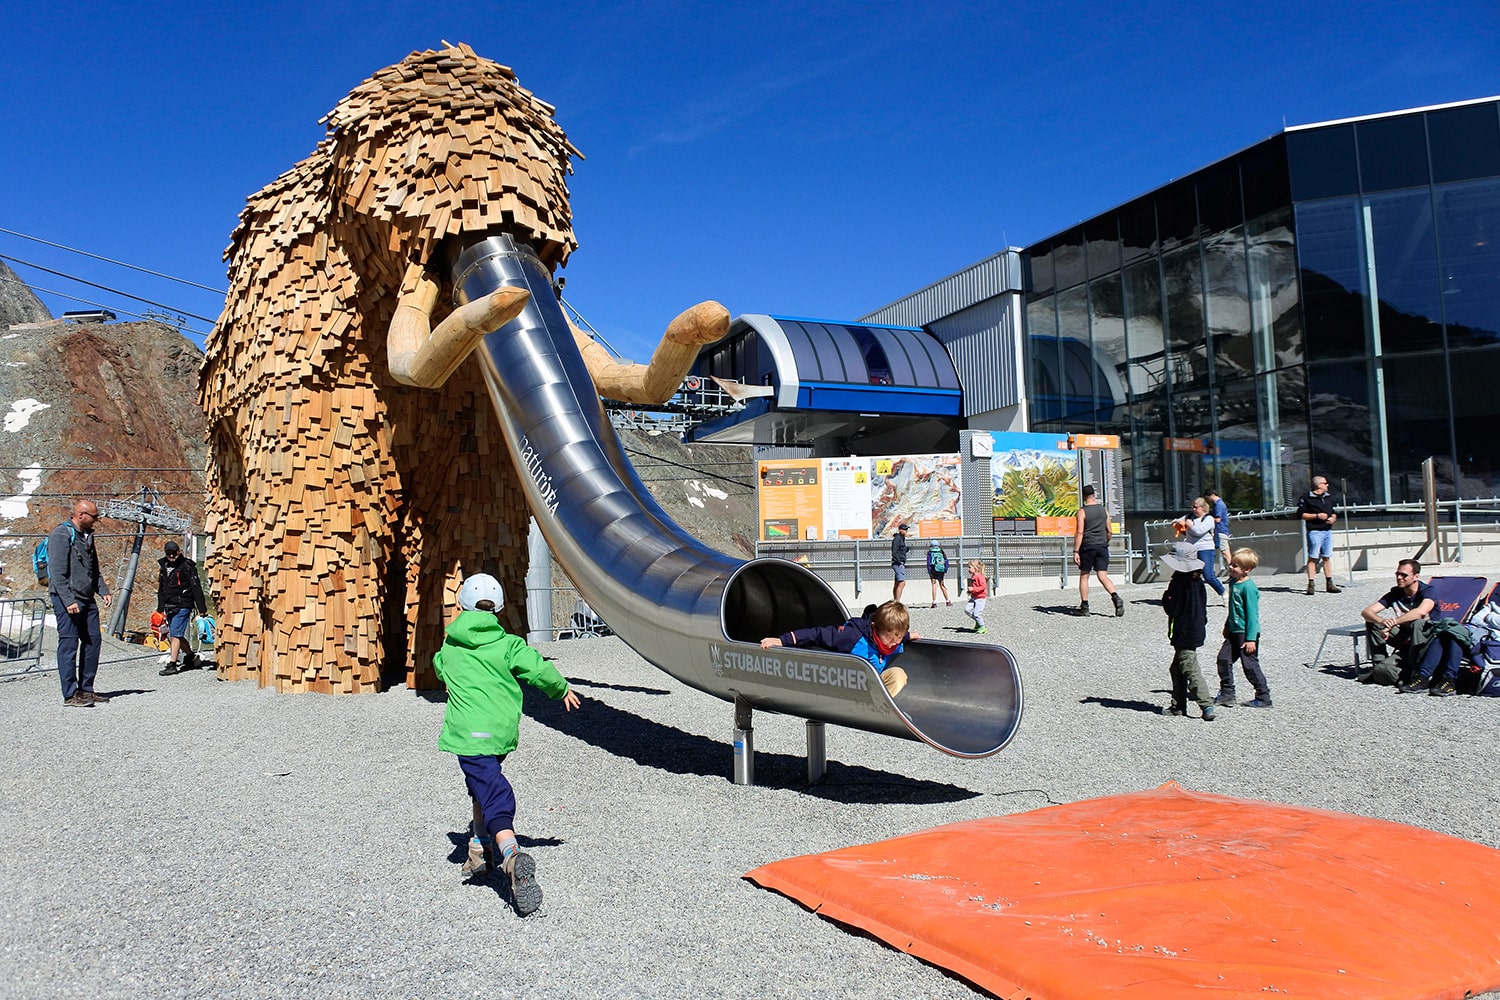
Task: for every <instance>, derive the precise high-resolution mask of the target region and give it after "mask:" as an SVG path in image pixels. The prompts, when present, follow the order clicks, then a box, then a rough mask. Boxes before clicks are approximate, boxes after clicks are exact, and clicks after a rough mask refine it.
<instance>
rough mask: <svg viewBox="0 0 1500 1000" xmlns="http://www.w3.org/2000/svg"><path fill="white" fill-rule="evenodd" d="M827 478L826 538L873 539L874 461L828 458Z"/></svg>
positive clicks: (825, 492)
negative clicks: (871, 505)
mask: <svg viewBox="0 0 1500 1000" xmlns="http://www.w3.org/2000/svg"><path fill="white" fill-rule="evenodd" d="M822 466H823V468H822V475H823V520H824V523H823V537H824V538H825V539H829V540H832V539H836V538H848V539H855V538H869V537H870V460H869V459H868V458H825V459H823V460H822Z"/></svg>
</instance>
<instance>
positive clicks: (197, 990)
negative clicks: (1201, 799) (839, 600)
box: [0, 567, 1500, 998]
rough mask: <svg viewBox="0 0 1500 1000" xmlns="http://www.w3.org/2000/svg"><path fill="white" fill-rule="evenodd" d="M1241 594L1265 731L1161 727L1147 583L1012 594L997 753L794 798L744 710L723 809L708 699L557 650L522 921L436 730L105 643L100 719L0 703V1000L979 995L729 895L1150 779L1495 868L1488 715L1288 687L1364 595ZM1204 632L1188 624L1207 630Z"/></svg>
mask: <svg viewBox="0 0 1500 1000" xmlns="http://www.w3.org/2000/svg"><path fill="white" fill-rule="evenodd" d="M1464 572H1469V573H1477V572H1483V570H1482V569H1475V568H1473V567H1465V568H1464ZM1491 576H1492V577H1493V576H1500V571H1495V572H1492V573H1491ZM1259 582H1260V585H1261V589H1262V595H1263V597H1262V613H1263V618H1264V620H1265V628H1266V633H1267V636H1266V639H1265V642H1264V653H1263V659H1262V662H1263V664H1264V665H1265V668H1266V671H1267V674H1268V676H1269V677H1270V679H1271V685H1272V691H1273V696H1274V700H1275V708H1273V709H1271V710H1269V711H1263V710H1255V709H1247V708H1236V709H1233V710H1230V711H1224V712H1221V713H1220V718H1219V719H1218V720H1217V721H1215V722H1213V723H1211V724H1205V723H1203V722H1201V721H1199V720H1198V719H1197V718H1192V719H1181V718H1167V717H1163V716H1160V715H1158V714H1156V710H1157V708H1158V707H1159V706H1161V705H1163V704H1164V703H1165V702H1166V700H1167V694H1166V692H1167V687H1168V677H1167V664H1168V662H1169V659H1170V652H1169V650H1168V647H1167V643H1166V639H1165V617H1164V616H1163V614H1162V612H1161V610H1160V609H1159V607H1158V606H1157V600H1158V598H1159V596H1160V591H1161V589H1162V587H1161V585H1125V586H1122V588H1121V593H1122V594H1123V595H1124V596H1125V597H1126V600H1127V605H1128V612H1127V614H1126V616H1125V617H1124V618H1123V619H1116V618H1113V617H1106V616H1105V615H1104V614H1102V613H1101V610H1100V609H1102V608H1103V607H1105V606H1107V602H1106V601H1101V600H1099V599H1098V598H1099V597H1101V596H1102V595H1101V594H1099V593H1098V591H1097V588H1096V591H1095V600H1094V602H1093V603H1094V607H1095V609H1096V611H1095V615H1094V616H1093V617H1091V618H1089V619H1087V620H1081V619H1078V618H1074V617H1072V616H1071V615H1069V614H1066V613H1065V611H1067V610H1068V609H1070V608H1071V607H1072V605H1073V604H1074V603H1075V601H1076V593H1075V592H1073V591H1059V590H1050V591H1045V592H1042V593H1033V594H1019V595H1009V596H1003V597H999V598H994V599H992V600H991V601H990V609H989V614H988V619H989V625H990V633H989V635H988V636H986V637H985V638H987V639H990V640H993V641H997V642H1001V643H1003V644H1005V645H1007V646H1009V647H1010V648H1011V649H1012V650H1013V651H1014V652H1015V653H1016V654H1017V656H1018V658H1019V659H1020V662H1021V664H1022V669H1023V672H1024V676H1025V682H1026V697H1027V706H1026V717H1025V719H1024V720H1023V722H1022V727H1021V732H1020V735H1019V736H1018V737H1017V738H1016V740H1015V742H1014V743H1013V744H1012V745H1011V747H1010V748H1009V749H1007V750H1005V751H1004V752H1002V753H1000V754H998V755H996V756H994V757H991V758H988V759H986V760H981V761H962V760H957V759H953V758H949V757H945V756H943V755H941V754H939V753H937V752H936V751H933V750H931V749H929V748H927V747H925V746H923V745H921V744H918V743H914V742H907V741H902V740H896V739H891V738H888V737H882V736H874V735H869V734H866V733H861V732H855V731H852V730H847V729H841V728H837V727H832V726H830V727H829V729H828V732H827V739H828V756H829V770H828V777H827V780H826V781H825V782H824V783H823V784H821V785H819V786H814V787H809V786H808V785H807V784H806V780H805V765H804V760H803V751H804V747H803V727H802V723H801V721H800V720H798V719H791V718H784V717H778V716H773V715H767V714H757V715H756V720H755V721H756V748H757V750H758V751H759V753H758V756H757V760H756V768H757V778H758V780H759V782H760V784H759V785H758V786H757V787H753V788H745V787H738V786H735V785H733V784H732V783H731V782H730V781H729V780H728V776H729V773H730V766H731V756H730V749H729V747H728V745H727V741H728V738H729V734H730V730H731V728H732V722H733V713H732V709H731V707H730V706H729V705H728V704H726V703H724V702H721V701H718V700H716V699H714V698H711V697H709V696H707V695H704V694H702V693H700V692H697V691H694V690H691V689H688V688H685V687H684V686H683V685H681V684H679V683H678V682H676V681H675V680H673V679H672V678H670V677H668V676H667V675H665V674H663V673H661V672H659V671H657V670H655V669H653V668H651V667H650V666H649V665H647V664H646V663H645V662H644V661H643V660H641V659H640V658H639V657H637V656H636V655H635V654H634V653H633V652H631V651H630V650H629V649H628V648H627V647H626V646H624V645H623V644H621V643H620V642H619V641H618V640H616V639H594V640H581V641H574V642H565V643H554V644H551V645H548V646H545V647H543V648H544V651H545V652H546V653H547V654H548V655H549V656H553V657H555V659H556V664H557V666H558V668H559V669H560V670H562V672H563V673H564V674H565V675H567V676H568V677H570V678H572V680H573V682H574V684H575V685H576V687H577V689H578V691H579V692H580V694H581V695H582V696H583V697H584V706H583V709H582V710H581V711H579V712H575V713H572V714H570V715H565V714H564V713H563V712H562V710H561V708H560V707H559V706H558V705H556V704H555V703H551V702H548V701H547V700H546V699H545V698H541V697H536V698H532V697H528V700H527V709H526V711H527V715H528V718H527V719H526V720H524V721H523V723H522V740H521V749H520V750H519V751H518V752H517V754H516V755H515V756H513V757H512V758H511V759H510V761H508V762H507V767H506V770H507V773H508V774H509V775H510V776H511V778H512V780H513V781H514V782H515V784H516V788H517V793H518V797H519V800H520V813H519V816H518V826H519V827H520V830H521V833H522V834H523V836H522V843H523V845H524V846H527V847H528V849H529V850H530V851H531V852H532V853H533V855H534V856H535V857H536V859H537V862H538V866H539V879H540V882H541V884H542V886H543V888H544V890H545V894H546V897H545V901H544V903H543V907H542V910H541V911H540V912H539V913H537V914H536V915H534V916H532V917H529V918H526V919H524V920H523V919H521V918H519V917H516V916H515V915H514V914H513V912H512V911H511V910H510V909H509V908H508V907H507V905H506V904H505V902H504V900H503V899H502V897H501V895H500V891H499V885H498V882H497V881H495V880H491V879H488V878H480V879H475V880H469V881H466V880H465V879H464V878H463V876H461V875H460V874H459V870H458V866H459V862H460V860H461V856H462V855H461V845H462V842H463V830H464V826H465V823H466V820H467V817H468V808H469V807H468V800H467V797H466V796H465V794H464V790H463V784H462V778H461V775H460V773H459V770H458V767H457V764H456V763H455V761H454V758H453V757H452V756H450V755H448V754H443V753H440V752H438V750H437V749H436V740H437V731H438V727H439V723H440V720H441V717H442V712H443V706H442V704H441V703H440V702H438V701H436V700H432V699H429V698H426V697H422V696H418V695H415V694H412V693H411V692H408V691H406V690H404V689H402V690H396V691H391V692H388V693H386V694H383V695H374V696H360V697H352V698H332V697H321V696H316V695H303V696H276V695H273V694H271V693H270V692H268V691H264V690H260V689H257V688H256V687H255V686H254V685H253V684H250V683H223V682H219V681H217V680H216V679H215V677H214V675H213V673H212V672H193V673H187V674H183V675H179V676H176V677H167V678H164V677H158V676H157V668H158V666H159V663H158V662H157V660H156V659H155V658H154V657H152V658H142V657H141V656H140V652H141V651H140V649H139V647H131V646H124V645H117V644H113V643H111V644H109V648H108V650H107V653H106V658H107V659H108V660H109V661H110V662H107V663H106V664H105V666H104V667H103V668H102V669H101V671H100V682H99V684H98V689H99V690H100V691H101V692H103V693H107V694H113V695H114V696H115V699H114V701H113V702H112V703H111V704H109V705H106V706H101V707H98V708H94V709H90V710H78V709H67V708H63V707H62V705H61V704H60V702H61V698H60V696H59V693H58V688H57V683H56V678H55V675H53V674H51V673H44V674H42V675H41V676H36V677H25V678H21V679H18V680H14V681H11V682H8V683H3V684H0V720H3V724H0V754H3V759H4V760H5V761H6V763H7V766H6V767H5V769H4V774H3V775H0V788H3V794H0V840H3V842H4V844H5V849H4V851H3V853H0V882H3V884H4V886H5V892H4V895H3V899H0V928H3V934H0V995H3V996H6V997H27V998H44V997H84V996H87V997H146V996H150V997H208V996H212V997H351V996H359V997H413V996H474V995H481V994H484V995H491V994H494V993H496V992H502V993H511V994H516V995H531V996H545V997H559V998H565V997H621V996H630V997H757V998H759V997H774V996H786V997H809V996H824V997H865V996H890V997H972V996H975V995H976V994H975V991H974V990H973V988H972V987H971V986H969V985H968V984H967V983H965V982H964V981H962V980H959V979H956V978H954V977H951V976H949V975H947V974H946V973H944V972H943V971H941V970H939V969H937V968H934V967H932V966H928V965H926V964H924V963H922V962H920V961H918V960H916V959H913V958H911V957H909V956H907V955H905V954H902V953H900V952H897V951H894V950H892V949H890V948H887V947H886V946H885V945H883V944H880V943H878V942H876V941H874V940H873V939H870V938H867V937H865V936H863V935H861V934H859V933H857V932H852V931H850V930H847V929H845V928H842V927H840V926H838V925H836V924H833V923H831V922H829V921H826V920H822V919H820V918H818V917H816V916H813V915H811V914H809V913H807V912H806V911H804V910H803V909H802V908H801V907H799V906H798V905H797V904H795V903H793V902H791V901H790V900H787V899H785V898H783V897H780V896H778V895H776V894H774V893H771V892H767V891H764V890H761V889H757V888H755V887H754V886H752V885H750V884H749V883H748V882H745V881H744V880H743V879H742V878H741V876H742V875H743V874H744V873H745V872H747V871H749V870H750V869H752V868H755V867H756V866H758V865H761V864H764V863H766V862H769V861H774V860H778V859H780V858H785V857H790V856H793V855H798V854H805V853H812V852H818V851H824V850H829V849H833V848H838V847H843V846H847V845H850V844H857V843H865V842H869V841H873V840H879V839H883V838H886V837H892V836H896V835H900V834H905V833H910V832H912V831H916V830H920V829H924V828H926V827H931V826H935V825H938V824H941V823H949V822H955V821H960V820H967V819H973V818H978V817H984V816H992V815H1001V814H1006V813H1012V812H1019V811H1024V810H1029V809H1035V808H1038V807H1040V806H1045V805H1047V804H1049V803H1064V802H1072V801H1076V800H1079V799H1084V798H1089V797H1093V796H1099V795H1109V794H1113V793H1117V792H1129V791H1137V790H1140V789H1145V788H1151V787H1154V786H1156V785H1159V784H1161V783H1162V782H1164V781H1167V780H1168V779H1175V780H1176V781H1178V782H1180V783H1181V784H1183V785H1184V786H1186V787H1188V788H1191V789H1198V790H1202V791H1208V792H1218V793H1223V794H1228V795H1237V796H1245V797H1250V798H1261V799H1269V800H1274V801H1279V802H1289V803H1296V804H1302V805H1308V806H1317V807H1323V808H1329V809H1337V810H1343V811H1346V812H1351V813H1359V814H1364V815H1370V816H1377V817H1381V818H1385V819H1390V820H1398V821H1402V822H1408V823H1414V824H1417V825H1420V826H1424V827H1428V828H1431V829H1433V830H1437V831H1440V832H1442V833H1447V834H1452V835H1454V836H1458V837H1464V838H1468V839H1470V840H1475V841H1478V842H1480V843H1484V844H1488V845H1490V846H1492V847H1495V846H1500V840H1497V836H1500V822H1497V820H1500V805H1497V795H1496V779H1495V767H1494V755H1493V748H1494V747H1495V746H1496V745H1497V743H1500V711H1497V709H1500V702H1497V701H1495V700H1491V699H1481V698H1449V699H1438V698H1429V697H1425V696H1418V695H1397V694H1395V693H1394V692H1393V691H1392V690H1391V689H1390V688H1375V687H1369V686H1366V685H1361V684H1356V683H1354V682H1353V681H1352V680H1351V679H1350V676H1351V674H1352V670H1351V669H1350V666H1349V649H1350V644H1349V642H1348V641H1347V640H1344V639H1330V640H1329V643H1328V648H1327V649H1326V650H1325V663H1328V662H1329V661H1331V665H1325V666H1322V667H1320V668H1318V669H1308V668H1307V667H1306V666H1305V664H1306V663H1307V661H1308V660H1310V659H1311V657H1312V655H1313V652H1314V650H1315V649H1316V648H1317V645H1318V642H1319V640H1320V639H1321V638H1322V633H1323V629H1324V628H1326V627H1328V626H1330V625H1338V624H1346V623H1352V622H1354V621H1355V620H1356V619H1357V615H1358V611H1359V609H1360V608H1361V607H1362V606H1363V605H1365V604H1368V603H1369V602H1370V601H1372V600H1373V599H1374V598H1375V597H1376V596H1378V594H1379V593H1381V592H1383V590H1384V588H1385V587H1386V586H1387V585H1388V584H1387V582H1386V577H1385V575H1384V574H1364V575H1362V577H1361V579H1359V580H1358V581H1357V582H1356V583H1355V584H1354V585H1352V586H1349V587H1347V588H1346V590H1345V592H1344V593H1342V594H1337V595H1330V594H1325V593H1321V592H1320V593H1319V594H1317V595H1316V596H1315V597H1308V596H1306V595H1304V594H1303V593H1302V592H1301V591H1302V583H1303V581H1302V578H1301V577H1300V576H1271V577H1266V578H1262V579H1260V581H1259ZM869 596H871V597H878V596H881V595H879V594H876V593H872V594H871V595H869ZM1223 615H1224V609H1223V608H1222V607H1210V609H1209V628H1210V634H1214V633H1215V632H1216V631H1217V629H1218V627H1219V624H1220V623H1221V622H1222V620H1223ZM914 625H915V627H916V628H917V629H918V631H920V632H923V633H925V634H928V635H931V636H943V637H947V638H954V639H958V640H963V641H971V640H974V639H975V638H976V637H974V636H972V635H971V634H970V633H969V632H968V631H967V626H968V619H966V618H964V617H963V615H962V614H961V612H960V610H959V609H958V608H957V607H954V608H938V609H935V610H934V609H927V608H918V609H916V610H915V611H914ZM1214 648H1216V646H1215V647H1211V648H1206V649H1205V650H1204V652H1203V654H1202V659H1203V661H1204V662H1205V666H1206V667H1207V674H1208V675H1210V676H1211V675H1212V669H1213V668H1212V666H1211V664H1209V663H1208V661H1209V658H1210V657H1211V656H1212V654H1213V652H1214ZM132 656H133V657H135V658H134V659H131V658H130V657H132ZM1240 694H1241V697H1243V698H1248V697H1250V692H1249V690H1248V688H1246V687H1245V686H1243V683H1242V685H1241V687H1240Z"/></svg>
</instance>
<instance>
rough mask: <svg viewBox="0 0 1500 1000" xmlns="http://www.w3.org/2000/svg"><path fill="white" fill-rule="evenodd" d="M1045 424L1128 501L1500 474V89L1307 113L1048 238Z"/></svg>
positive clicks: (1402, 495)
mask: <svg viewBox="0 0 1500 1000" xmlns="http://www.w3.org/2000/svg"><path fill="white" fill-rule="evenodd" d="M1024 259H1025V262H1026V265H1027V267H1028V269H1029V272H1028V274H1027V275H1026V279H1025V280H1026V356H1027V382H1028V387H1029V388H1028V399H1029V406H1030V424H1031V428H1032V429H1033V430H1037V431H1046V432H1055V433H1075V432H1082V433H1102V434H1118V435H1120V437H1121V439H1122V442H1123V452H1122V454H1123V457H1124V463H1123V467H1124V478H1125V489H1126V494H1127V495H1126V504H1127V506H1128V507H1130V508H1132V509H1133V510H1135V511H1140V512H1152V511H1180V510H1182V509H1183V508H1184V506H1185V504H1186V503H1187V502H1188V501H1189V500H1190V499H1191V498H1192V497H1193V496H1195V495H1197V494H1199V493H1201V492H1202V490H1203V489H1204V488H1205V487H1207V486H1210V485H1216V486H1218V487H1219V489H1220V491H1221V493H1222V494H1223V495H1224V498H1225V500H1226V501H1227V502H1228V503H1229V505H1230V506H1231V507H1232V508H1235V509H1238V510H1250V509H1256V508H1261V507H1270V506H1276V505H1281V504H1285V503H1289V502H1295V500H1296V498H1297V497H1298V496H1299V495H1300V494H1301V493H1302V492H1303V491H1305V490H1306V488H1307V483H1308V480H1309V479H1310V477H1311V476H1312V475H1313V474H1314V473H1317V474H1321V475H1325V476H1327V477H1328V478H1329V480H1330V482H1331V483H1332V486H1333V490H1334V493H1335V494H1336V495H1339V496H1341V497H1342V496H1343V495H1347V497H1348V500H1349V502H1351V503H1388V502H1401V501H1408V500H1417V499H1420V498H1421V490H1422V473H1421V466H1422V462H1423V460H1424V459H1426V458H1428V457H1432V458H1433V459H1434V460H1435V466H1436V469H1437V472H1438V493H1439V496H1440V497H1441V498H1444V499H1446V498H1451V497H1453V496H1455V495H1462V496H1471V497H1472V496H1491V495H1495V494H1496V493H1500V433H1497V431H1500V101H1496V100H1485V101H1477V102H1469V103H1465V104H1460V105H1450V106H1443V107H1440V108H1429V109H1422V110H1417V111H1409V112H1400V113H1396V114H1390V115H1380V116H1375V117H1370V118H1360V119H1353V120H1349V121H1342V122H1330V123H1325V124H1321V125H1313V126H1306V127H1301V128H1295V129H1288V130H1287V131H1285V132H1283V133H1281V134H1280V135H1277V136H1273V137H1272V138H1270V139H1267V140H1265V141H1264V142H1261V143H1258V144H1256V145H1255V146H1252V147H1250V148H1249V149H1246V150H1244V151H1242V152H1240V153H1237V154H1235V155H1234V156H1231V157H1229V158H1227V159H1225V160H1222V161H1220V162H1218V163H1215V164H1212V165H1211V166H1208V167H1205V168H1204V169H1202V170H1200V171H1198V172H1196V173H1194V174H1192V175H1190V176H1188V177H1185V178H1183V179H1180V180H1177V181H1174V182H1173V183H1171V184H1169V185H1167V186H1165V187H1163V188H1160V189H1158V190H1156V191H1153V192H1151V193H1150V194H1147V195H1145V196H1143V197H1141V198H1138V199H1136V200H1134V201H1132V202H1130V203H1128V204H1126V205H1124V206H1121V207H1119V208H1117V209H1114V210H1113V211H1110V212H1106V213H1104V214H1102V215H1100V216H1097V217H1096V218H1093V219H1090V220H1088V221H1086V222H1084V223H1083V224H1082V225H1080V226H1077V227H1075V228H1073V229H1070V230H1068V231H1066V232H1063V233H1059V234H1057V235H1055V236H1053V237H1051V238H1049V239H1046V240H1043V241H1042V242H1040V243H1037V244H1035V245H1034V246H1031V247H1028V248H1027V249H1026V253H1025V257H1024Z"/></svg>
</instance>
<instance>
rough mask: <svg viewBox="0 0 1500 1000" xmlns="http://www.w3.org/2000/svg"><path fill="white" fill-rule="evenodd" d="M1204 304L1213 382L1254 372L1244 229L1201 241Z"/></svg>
mask: <svg viewBox="0 0 1500 1000" xmlns="http://www.w3.org/2000/svg"><path fill="white" fill-rule="evenodd" d="M1203 270H1204V274H1205V275H1206V278H1207V284H1205V285H1204V296H1203V298H1204V305H1205V307H1206V308H1207V310H1208V338H1209V343H1210V345H1211V346H1212V348H1213V365H1214V381H1216V382H1219V381H1223V380H1225V379H1230V378H1237V377H1239V376H1241V375H1249V374H1250V373H1251V372H1253V371H1254V370H1255V341H1254V340H1253V339H1252V338H1251V336H1250V291H1249V284H1248V281H1249V279H1248V278H1247V277H1246V274H1245V228H1244V227H1243V226H1236V227H1235V228H1233V229H1229V230H1226V231H1224V232H1222V233H1216V234H1214V235H1213V236H1209V237H1205V238H1204V240H1203Z"/></svg>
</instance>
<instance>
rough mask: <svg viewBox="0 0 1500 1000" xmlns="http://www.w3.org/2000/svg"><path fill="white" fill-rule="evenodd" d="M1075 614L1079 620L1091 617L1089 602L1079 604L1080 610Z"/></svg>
mask: <svg viewBox="0 0 1500 1000" xmlns="http://www.w3.org/2000/svg"><path fill="white" fill-rule="evenodd" d="M1073 613H1074V614H1075V615H1077V616H1078V617H1079V618H1087V617H1088V616H1089V602H1088V601H1080V602H1079V604H1078V610H1077V611H1075V612H1073Z"/></svg>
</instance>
